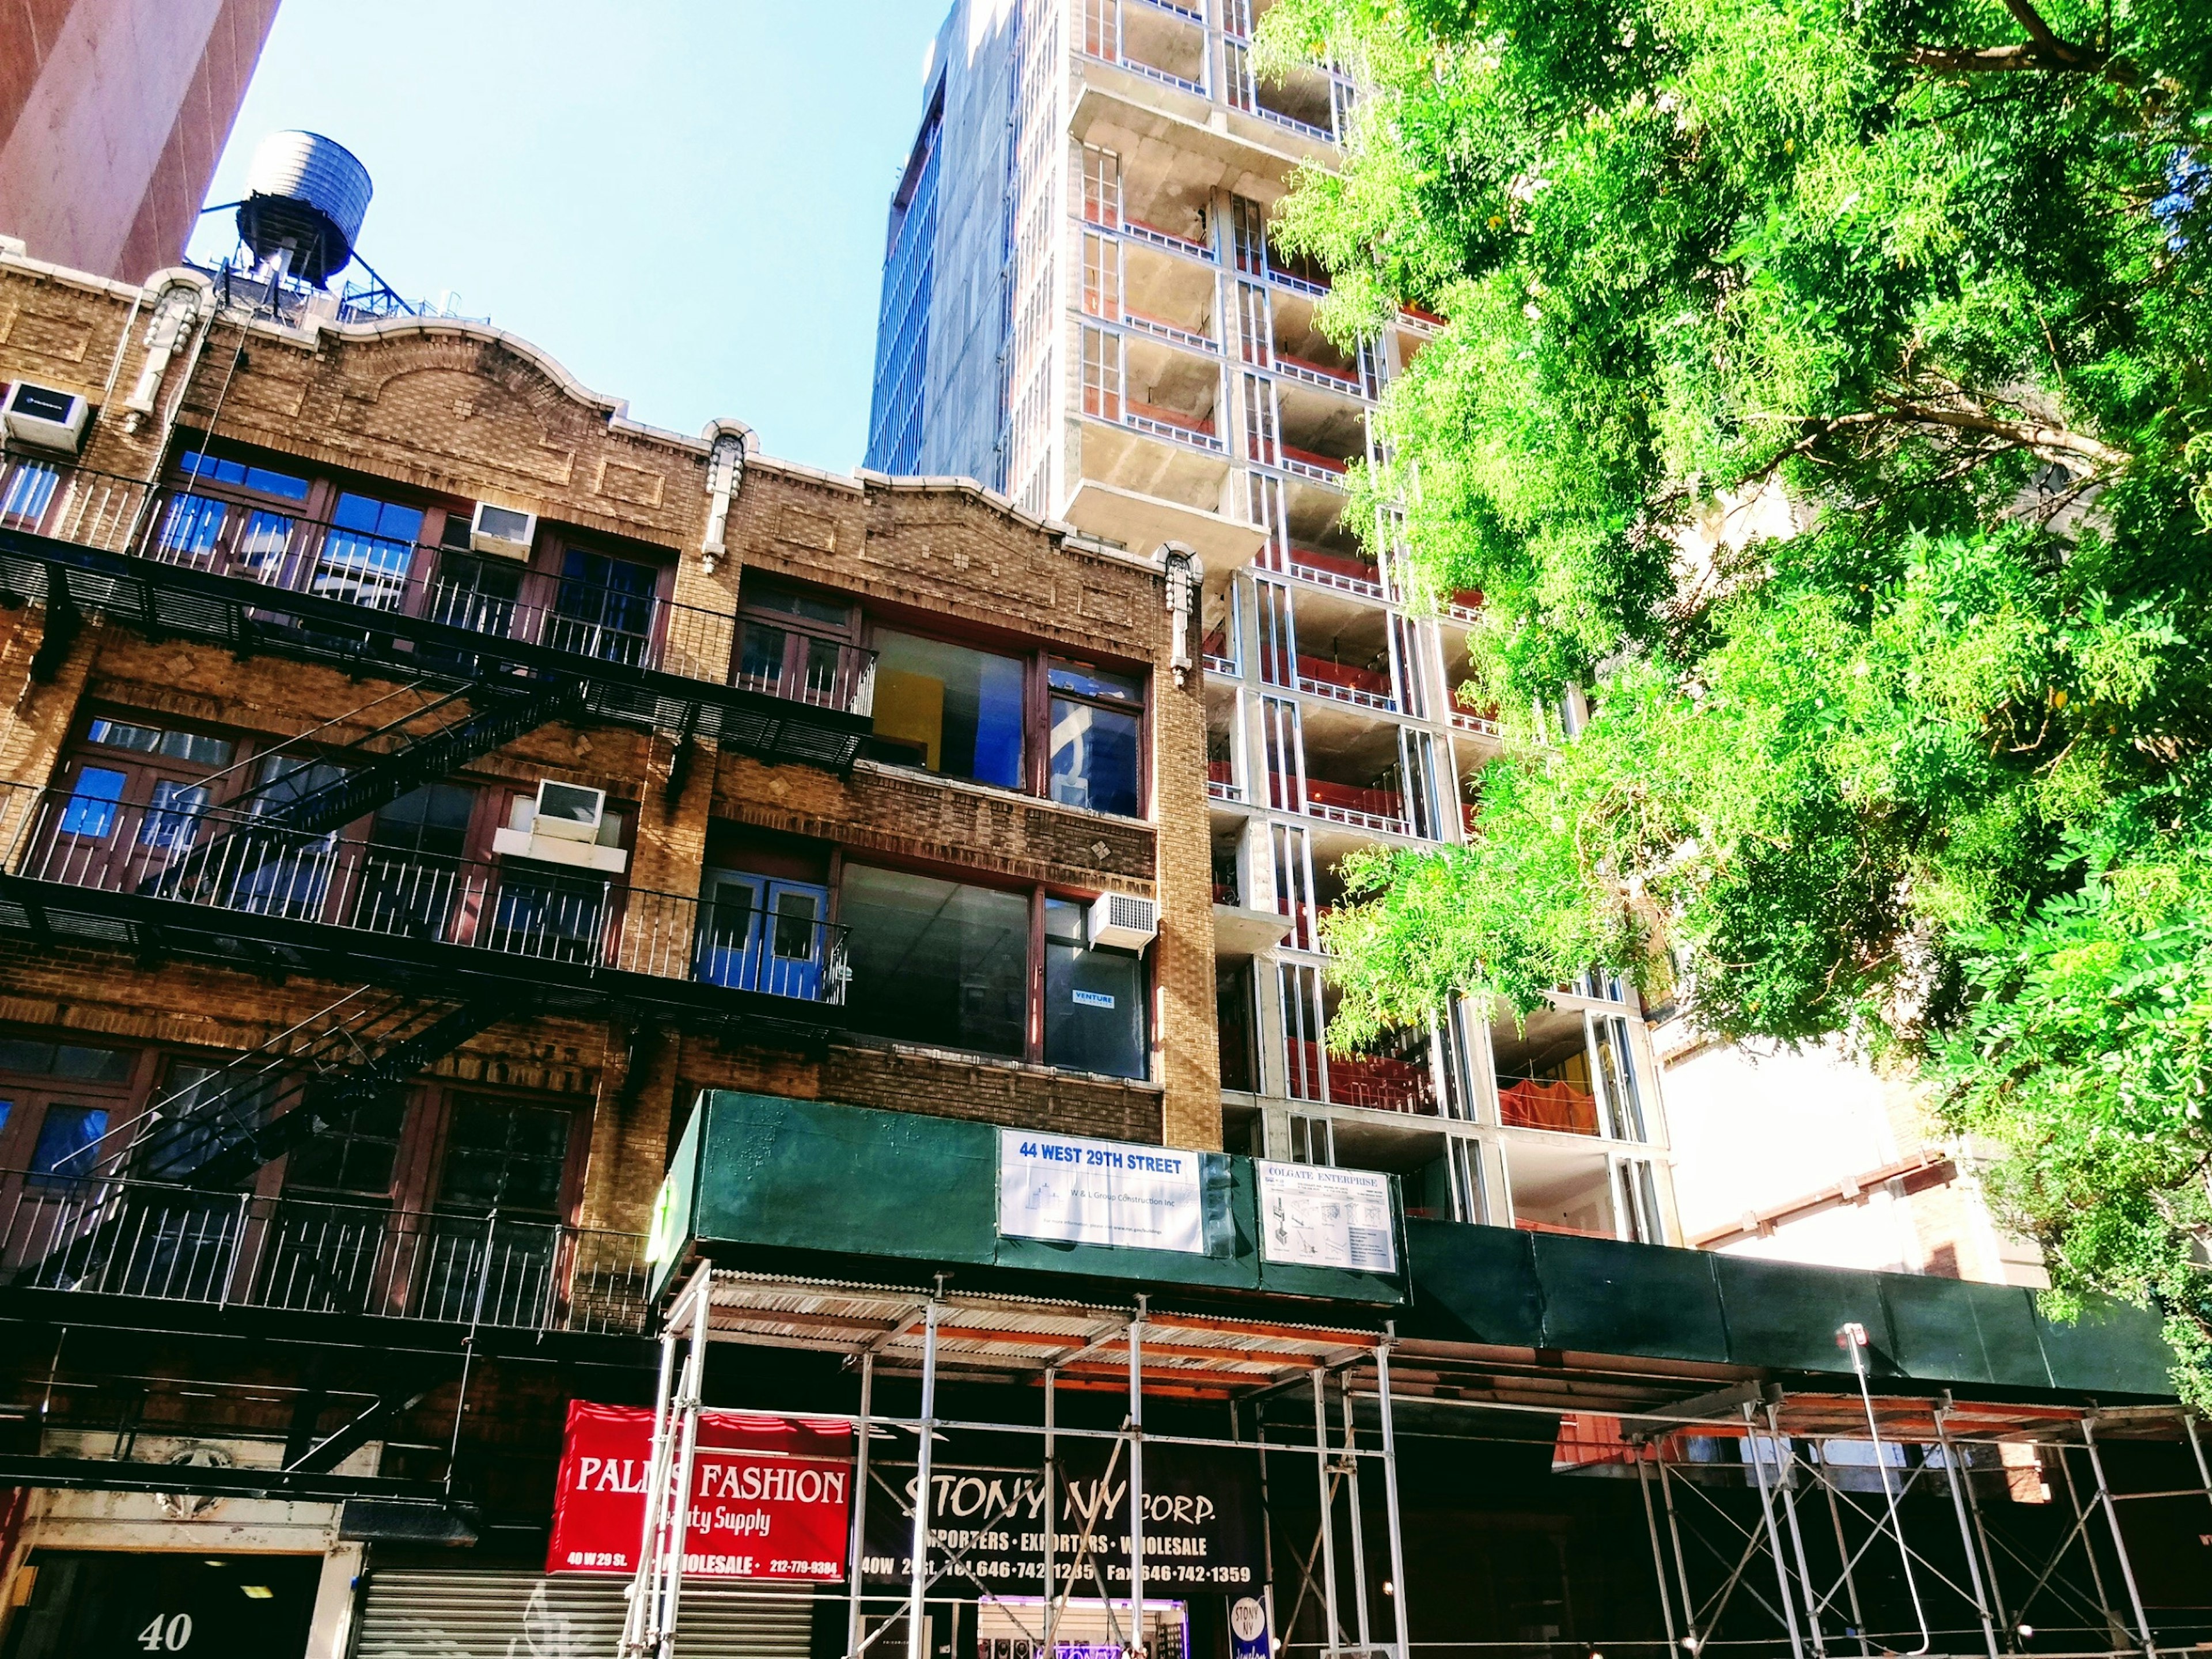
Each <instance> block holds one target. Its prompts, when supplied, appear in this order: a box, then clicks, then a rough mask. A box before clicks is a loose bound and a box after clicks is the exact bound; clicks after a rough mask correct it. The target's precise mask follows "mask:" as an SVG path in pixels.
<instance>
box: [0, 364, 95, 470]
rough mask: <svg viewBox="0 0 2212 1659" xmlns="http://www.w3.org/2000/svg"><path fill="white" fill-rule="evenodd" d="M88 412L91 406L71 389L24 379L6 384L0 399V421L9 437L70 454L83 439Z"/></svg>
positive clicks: (90, 411)
mask: <svg viewBox="0 0 2212 1659" xmlns="http://www.w3.org/2000/svg"><path fill="white" fill-rule="evenodd" d="M91 414H92V405H91V404H88V403H86V402H85V400H84V399H83V398H80V397H78V396H77V395H76V393H75V392H57V391H55V390H54V389H53V388H52V386H33V385H32V384H31V383H30V382H29V381H28V380H18V381H16V382H15V385H13V386H9V388H8V396H7V398H6V400H5V401H4V402H0V424H4V425H5V426H6V428H7V431H8V435H9V437H11V438H13V439H15V440H16V441H18V442H19V443H27V444H33V445H35V446H37V447H39V448H40V449H62V450H66V451H68V452H69V453H70V454H72V455H74V454H76V451H77V446H78V444H79V443H81V442H82V441H83V439H84V423H85V421H86V420H87V419H88V417H89V416H90V415H91Z"/></svg>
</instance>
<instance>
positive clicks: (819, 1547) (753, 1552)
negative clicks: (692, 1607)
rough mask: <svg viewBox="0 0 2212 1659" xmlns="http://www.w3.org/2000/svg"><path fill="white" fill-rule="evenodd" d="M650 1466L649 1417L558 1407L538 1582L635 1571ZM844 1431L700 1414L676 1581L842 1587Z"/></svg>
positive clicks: (846, 1496)
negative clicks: (558, 1441) (681, 1574)
mask: <svg viewBox="0 0 2212 1659" xmlns="http://www.w3.org/2000/svg"><path fill="white" fill-rule="evenodd" d="M652 1467H653V1413H651V1412H649V1411H646V1410H643V1409H641V1408H640V1407H635V1406H594V1405H590V1404H587V1403H586V1402H585V1401H581V1400H572V1401H569V1402H568V1437H567V1439H566V1441H565V1442H564V1443H562V1449H561V1480H560V1485H559V1486H558V1488H557V1489H556V1493H555V1497H554V1499H553V1540H552V1544H551V1547H550V1549H549V1550H548V1551H547V1553H546V1559H545V1571H548V1572H617V1573H628V1572H635V1571H636V1570H637V1550H638V1544H639V1541H640V1535H641V1534H642V1533H643V1532H644V1530H645V1492H646V1484H647V1473H648V1471H649V1470H650V1469H651V1468H652ZM852 1471H853V1431H852V1427H851V1425H849V1424H845V1423H839V1422H834V1421H824V1420H823V1419H818V1418H809V1417H773V1416H769V1415H767V1414H766V1413H759V1412H702V1413H699V1449H698V1454H697V1455H696V1457H695V1459H694V1460H693V1464H692V1471H691V1522H690V1532H689V1533H688V1534H686V1535H685V1538H684V1571H685V1572H686V1573H687V1574H690V1575H694V1576H696V1577H701V1578H787V1579H806V1580H816V1581H823V1582H827V1581H832V1580H836V1579H842V1577H844V1576H845V1550H846V1540H847V1536H848V1533H847V1528H848V1519H847V1517H848V1515H849V1514H850V1510H851V1504H852V1495H853V1492H852V1487H853V1475H852Z"/></svg>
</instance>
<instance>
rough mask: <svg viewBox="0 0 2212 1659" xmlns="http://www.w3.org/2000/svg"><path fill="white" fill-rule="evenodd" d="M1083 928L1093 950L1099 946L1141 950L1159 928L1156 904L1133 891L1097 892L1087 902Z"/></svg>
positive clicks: (1158, 911) (1119, 949) (1158, 910)
mask: <svg viewBox="0 0 2212 1659" xmlns="http://www.w3.org/2000/svg"><path fill="white" fill-rule="evenodd" d="M1086 931H1087V932H1088V933H1089V934H1090V937H1091V945H1092V947H1093V948H1094V949H1095V948H1096V947H1097V946H1099V945H1107V946H1109V947H1110V948H1112V949H1114V950H1116V951H1141V950H1143V949H1144V948H1145V947H1146V945H1150V944H1151V943H1152V939H1153V937H1154V935H1156V934H1157V933H1158V932H1159V931H1160V907H1159V905H1158V903H1157V902H1154V901H1153V900H1151V899H1148V898H1139V897H1137V896H1136V895H1135V894H1133V893H1101V894H1100V895H1099V896H1097V898H1095V899H1093V900H1091V920H1090V922H1089V924H1088V927H1087V929H1086Z"/></svg>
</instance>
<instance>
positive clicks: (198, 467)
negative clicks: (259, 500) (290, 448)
mask: <svg viewBox="0 0 2212 1659" xmlns="http://www.w3.org/2000/svg"><path fill="white" fill-rule="evenodd" d="M177 465H178V468H179V471H182V472H183V473H184V475H185V477H186V478H188V479H191V480H194V481H196V482H204V483H227V484H234V485H236V486H237V487H238V488H239V489H251V490H255V491H257V492H258V493H259V494H261V495H281V496H283V498H284V499H285V500H286V501H306V500H307V480H306V479H305V478H300V477H294V476H293V475H292V474H291V473H289V472H275V471H270V469H269V468H267V467H265V466H249V465H246V463H245V462H244V461H233V460H228V459H224V458H223V457H222V456H221V455H209V454H204V453H202V452H200V451H198V450H196V449H188V450H186V451H185V453H184V455H183V456H182V457H181V458H180V459H179V461H178V463H177Z"/></svg>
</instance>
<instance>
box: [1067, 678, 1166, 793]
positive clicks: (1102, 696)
mask: <svg viewBox="0 0 2212 1659" xmlns="http://www.w3.org/2000/svg"><path fill="white" fill-rule="evenodd" d="M1048 681H1049V684H1050V686H1051V690H1052V764H1051V777H1052V798H1053V799H1054V800H1056V801H1058V802H1059V803H1060V805H1063V806H1087V807H1090V808H1091V810H1092V811H1098V812H1114V813H1118V814H1119V815H1121V817H1136V816H1137V814H1138V812H1139V811H1140V810H1141V802H1140V799H1139V783H1138V758H1137V757H1138V754H1139V733H1140V732H1141V731H1142V729H1143V725H1144V720H1143V712H1144V706H1145V688H1144V683H1143V682H1142V681H1141V680H1139V679H1136V678H1132V677H1131V676H1129V675H1127V674H1111V673H1108V672H1106V671H1103V670H1102V669H1096V668H1088V667H1085V666H1084V665H1082V664H1080V663H1072V662H1055V663H1054V664H1052V665H1051V666H1050V668H1049V669H1048Z"/></svg>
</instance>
